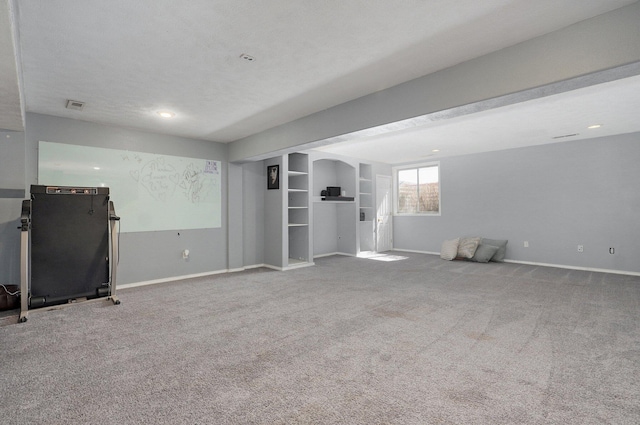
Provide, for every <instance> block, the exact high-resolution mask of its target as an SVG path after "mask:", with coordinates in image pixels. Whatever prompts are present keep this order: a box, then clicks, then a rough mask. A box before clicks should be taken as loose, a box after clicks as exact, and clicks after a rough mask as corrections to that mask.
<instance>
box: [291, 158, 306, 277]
mask: <svg viewBox="0 0 640 425" xmlns="http://www.w3.org/2000/svg"><path fill="white" fill-rule="evenodd" d="M287 183H288V186H287V214H288V219H287V227H288V238H289V254H288V263H287V266H288V267H298V266H301V265H305V264H307V263H309V259H310V252H309V157H308V155H307V154H302V153H291V154H289V155H288V170H287Z"/></svg>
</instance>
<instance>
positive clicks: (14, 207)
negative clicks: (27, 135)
mask: <svg viewBox="0 0 640 425" xmlns="http://www.w3.org/2000/svg"><path fill="white" fill-rule="evenodd" d="M24 181H25V145H24V133H23V132H14V131H0V283H1V284H4V285H19V284H20V231H19V230H18V226H19V225H20V213H21V210H22V200H23V199H25V198H24V194H25V191H24V187H25V184H24ZM16 194H19V195H20V197H17V195H16Z"/></svg>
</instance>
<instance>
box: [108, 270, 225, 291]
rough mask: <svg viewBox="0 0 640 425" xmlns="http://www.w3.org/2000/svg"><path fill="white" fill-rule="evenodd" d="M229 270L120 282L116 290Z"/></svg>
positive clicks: (222, 271)
mask: <svg viewBox="0 0 640 425" xmlns="http://www.w3.org/2000/svg"><path fill="white" fill-rule="evenodd" d="M228 272H229V270H228V269H223V270H216V271H213V272H204V273H195V274H188V275H183V276H172V277H165V278H162V279H154V280H146V281H143V282H133V283H123V284H118V285H117V286H116V291H119V290H121V289H129V288H137V287H139V286H147V285H155V284H158V283H165V282H174V281H176V280H182V279H192V278H194V277H204V276H211V275H214V274H222V273H228Z"/></svg>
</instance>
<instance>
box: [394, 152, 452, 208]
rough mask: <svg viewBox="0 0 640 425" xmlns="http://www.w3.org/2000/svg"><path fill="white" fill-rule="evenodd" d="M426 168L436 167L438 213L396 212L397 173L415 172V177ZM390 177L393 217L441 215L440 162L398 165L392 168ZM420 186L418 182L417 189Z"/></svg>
mask: <svg viewBox="0 0 640 425" xmlns="http://www.w3.org/2000/svg"><path fill="white" fill-rule="evenodd" d="M428 167H438V212H432V211H424V212H419V211H416V212H398V183H399V181H398V173H399V172H400V171H405V170H416V173H417V175H418V176H419V175H420V172H419V171H418V170H419V169H420V168H428ZM391 169H392V175H393V188H392V191H393V215H394V216H401V217H411V216H413V217H439V216H441V215H442V181H441V172H440V171H441V170H440V161H431V162H420V163H414V164H405V165H399V166H396V167H392V168H391ZM419 186H420V181H418V187H419Z"/></svg>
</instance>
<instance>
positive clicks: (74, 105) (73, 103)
mask: <svg viewBox="0 0 640 425" xmlns="http://www.w3.org/2000/svg"><path fill="white" fill-rule="evenodd" d="M82 108H84V102H80V101H79V100H67V109H75V110H77V111H82Z"/></svg>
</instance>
